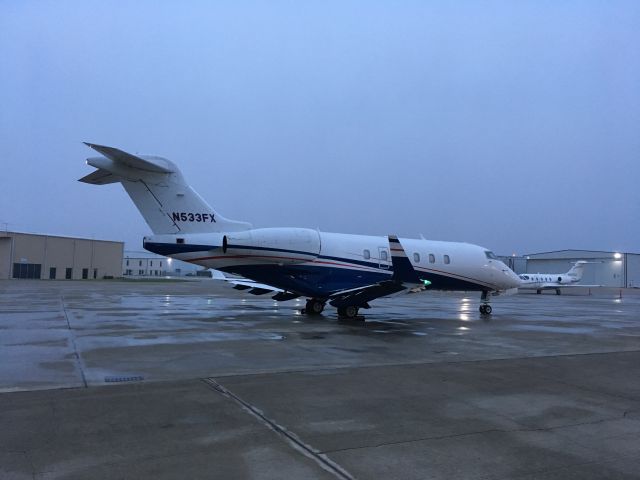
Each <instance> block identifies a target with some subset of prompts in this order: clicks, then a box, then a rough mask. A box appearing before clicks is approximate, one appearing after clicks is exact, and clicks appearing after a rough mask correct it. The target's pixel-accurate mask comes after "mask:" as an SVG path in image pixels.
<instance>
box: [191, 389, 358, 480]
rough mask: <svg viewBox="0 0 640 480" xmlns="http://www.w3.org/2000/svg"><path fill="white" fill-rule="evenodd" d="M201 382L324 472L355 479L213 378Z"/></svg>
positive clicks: (345, 478)
mask: <svg viewBox="0 0 640 480" xmlns="http://www.w3.org/2000/svg"><path fill="white" fill-rule="evenodd" d="M202 381H203V382H204V383H205V384H207V386H209V387H210V388H211V389H213V390H215V391H216V392H218V393H220V394H222V395H224V396H225V397H227V398H230V399H232V400H233V401H235V402H236V403H237V404H238V405H240V406H241V407H242V409H243V410H245V411H246V412H248V413H249V414H251V415H252V416H253V417H255V418H256V419H257V420H258V421H260V423H262V424H264V425H266V426H267V427H269V428H270V429H271V430H273V431H274V432H275V433H277V434H278V435H279V436H280V437H281V438H282V439H283V440H284V441H286V442H287V443H288V444H289V445H291V446H292V447H293V448H294V449H295V450H297V451H299V452H300V453H302V454H303V455H305V456H306V457H308V458H310V459H312V460H314V461H315V462H316V463H317V464H318V465H320V466H321V467H322V468H323V469H324V470H326V471H328V472H330V473H333V474H334V475H335V476H336V478H340V479H342V480H355V477H354V476H353V475H351V474H350V473H349V472H347V471H346V470H345V469H344V468H342V467H341V466H340V465H338V464H337V463H335V462H334V461H333V460H331V459H330V458H329V457H327V456H326V455H325V454H323V453H322V452H320V451H319V450H317V449H315V448H313V447H312V446H311V445H308V444H306V443H304V442H303V441H302V440H301V439H300V438H298V436H297V435H296V434H294V433H293V432H291V431H289V430H287V429H286V428H285V427H283V426H282V425H279V424H277V423H276V422H275V421H273V420H271V419H270V418H268V417H267V416H265V414H264V413H262V412H261V411H260V410H259V409H257V408H256V407H254V406H253V405H251V404H250V403H248V402H246V401H244V400H243V399H242V398H240V397H239V396H237V395H236V394H235V393H233V392H232V391H230V390H229V389H227V388H226V387H224V386H222V385H220V384H219V383H218V382H216V380H215V379H214V378H204V379H202Z"/></svg>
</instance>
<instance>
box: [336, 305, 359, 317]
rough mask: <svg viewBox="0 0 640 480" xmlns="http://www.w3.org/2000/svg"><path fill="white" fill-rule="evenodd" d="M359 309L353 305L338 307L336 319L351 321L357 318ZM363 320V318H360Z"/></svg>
mask: <svg viewBox="0 0 640 480" xmlns="http://www.w3.org/2000/svg"><path fill="white" fill-rule="evenodd" d="M359 310H360V309H359V308H358V307H356V306H355V305H349V306H347V307H339V308H338V318H342V319H346V320H353V319H355V318H358V311H359ZM362 318H363V319H364V317H362Z"/></svg>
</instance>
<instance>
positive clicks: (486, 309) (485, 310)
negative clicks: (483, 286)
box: [480, 290, 493, 315]
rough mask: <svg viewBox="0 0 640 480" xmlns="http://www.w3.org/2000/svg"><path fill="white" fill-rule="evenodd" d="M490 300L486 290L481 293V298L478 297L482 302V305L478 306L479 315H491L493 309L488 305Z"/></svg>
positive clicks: (489, 294)
mask: <svg viewBox="0 0 640 480" xmlns="http://www.w3.org/2000/svg"><path fill="white" fill-rule="evenodd" d="M490 300H491V293H489V292H488V291H487V290H484V291H483V292H482V297H480V301H481V302H482V304H481V305H480V314H482V315H491V312H492V311H493V309H492V308H491V305H489V301H490Z"/></svg>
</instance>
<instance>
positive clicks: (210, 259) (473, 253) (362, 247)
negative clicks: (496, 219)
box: [145, 228, 520, 296]
mask: <svg viewBox="0 0 640 480" xmlns="http://www.w3.org/2000/svg"><path fill="white" fill-rule="evenodd" d="M401 242H402V245H403V246H404V249H405V251H406V254H407V257H408V258H409V260H410V262H411V264H412V266H413V267H414V269H415V270H416V271H417V272H418V273H419V274H420V275H421V278H424V279H426V280H429V282H430V283H431V288H432V289H434V290H486V291H500V290H507V289H510V288H514V287H516V286H518V284H519V283H520V279H519V278H518V276H517V275H516V274H515V273H513V272H512V271H511V270H510V269H509V268H508V267H507V266H506V265H505V264H504V263H503V262H501V261H500V260H499V259H498V258H497V257H495V255H493V253H491V252H490V251H488V250H486V249H485V248H482V247H480V246H477V245H472V244H469V243H459V242H441V241H433V240H417V239H401ZM145 248H146V249H148V250H151V251H155V252H156V253H160V254H163V255H167V256H170V257H173V258H176V259H179V260H183V261H187V262H191V263H195V264H198V265H202V266H203V267H207V268H214V269H218V270H222V271H227V272H231V273H237V274H240V275H242V276H244V277H247V278H251V279H254V280H256V281H261V282H266V283H270V284H271V285H274V286H276V287H279V288H283V289H285V290H289V291H291V290H293V291H296V289H297V291H299V292H300V293H301V294H305V295H316V296H322V295H329V294H330V293H331V292H334V291H339V290H343V289H345V288H356V287H358V286H362V285H367V284H370V283H375V282H378V281H380V280H384V279H385V278H390V277H391V275H392V273H393V272H392V265H391V256H390V252H389V241H388V238H387V237H382V236H368V235H351V234H341V233H326V232H319V231H316V230H311V229H305V228H264V229H254V230H249V231H245V232H233V233H228V234H223V233H210V234H185V235H173V234H170V235H167V234H164V235H154V236H151V237H146V238H145ZM280 276H282V278H280ZM292 276H296V277H300V278H301V281H300V285H299V286H296V284H295V282H293V281H290V280H288V277H292ZM314 288H315V290H314Z"/></svg>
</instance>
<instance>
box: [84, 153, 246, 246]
mask: <svg viewBox="0 0 640 480" xmlns="http://www.w3.org/2000/svg"><path fill="white" fill-rule="evenodd" d="M85 145H87V146H88V147H91V148H92V149H94V150H95V151H97V152H99V153H100V154H102V155H103V156H102V157H92V158H88V159H87V164H89V165H91V166H92V167H95V168H96V170H95V171H94V172H92V173H90V174H89V175H86V176H84V177H82V178H81V179H79V181H80V182H84V183H89V184H92V185H106V184H109V183H116V182H120V183H121V184H122V186H123V187H124V189H125V191H126V192H127V193H128V194H129V196H130V197H131V200H133V202H134V203H135V205H136V207H137V208H138V210H139V211H140V213H141V214H142V216H143V217H144V219H145V221H146V222H147V225H149V227H150V228H151V230H152V231H153V233H154V234H163V233H169V234H176V233H209V232H232V231H240V230H248V229H250V228H251V224H249V223H246V222H237V221H234V220H229V219H227V218H224V217H223V216H222V215H220V214H218V213H217V212H216V211H215V210H214V209H213V208H212V207H211V206H210V205H209V204H208V203H207V202H206V201H204V200H203V199H202V197H200V195H198V194H197V193H196V191H195V190H193V188H191V187H190V186H189V185H188V184H187V183H186V181H185V180H184V177H183V176H182V173H181V172H180V170H179V169H178V167H177V166H176V165H175V164H174V163H173V162H171V161H169V160H167V159H165V158H162V157H157V156H152V155H132V154H130V153H127V152H124V151H122V150H119V149H117V148H113V147H106V146H103V145H95V144H92V143H86V142H85Z"/></svg>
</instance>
